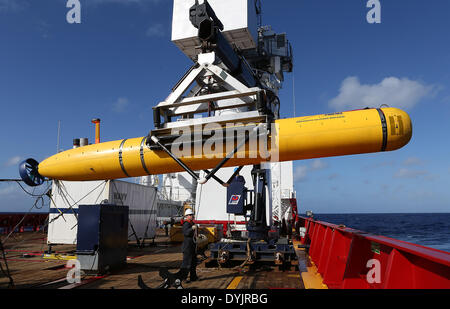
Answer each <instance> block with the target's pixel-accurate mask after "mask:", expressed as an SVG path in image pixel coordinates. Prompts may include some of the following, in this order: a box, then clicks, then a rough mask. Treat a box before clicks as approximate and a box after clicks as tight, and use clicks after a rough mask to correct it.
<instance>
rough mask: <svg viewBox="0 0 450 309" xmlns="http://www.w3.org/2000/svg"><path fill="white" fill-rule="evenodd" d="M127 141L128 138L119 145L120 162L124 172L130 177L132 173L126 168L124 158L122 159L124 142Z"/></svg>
mask: <svg viewBox="0 0 450 309" xmlns="http://www.w3.org/2000/svg"><path fill="white" fill-rule="evenodd" d="M126 141H127V139H124V140H123V141H122V143H120V147H119V163H120V167H121V168H122V171H123V173H124V174H125V175H126V176H127V177H130V175H128V173H127V171H126V170H125V166H124V165H123V159H122V150H123V144H125V142H126Z"/></svg>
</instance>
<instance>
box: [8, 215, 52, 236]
mask: <svg viewBox="0 0 450 309" xmlns="http://www.w3.org/2000/svg"><path fill="white" fill-rule="evenodd" d="M47 217H48V213H2V214H0V234H8V233H10V232H11V231H12V230H13V229H15V230H16V232H25V231H39V230H41V229H42V228H43V227H44V226H45V224H46V220H47Z"/></svg>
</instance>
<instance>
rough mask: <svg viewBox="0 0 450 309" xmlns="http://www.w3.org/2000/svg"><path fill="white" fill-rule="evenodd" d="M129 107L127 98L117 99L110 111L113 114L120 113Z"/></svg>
mask: <svg viewBox="0 0 450 309" xmlns="http://www.w3.org/2000/svg"><path fill="white" fill-rule="evenodd" d="M129 105H130V102H129V101H128V99H127V98H123V97H122V98H118V99H117V101H116V102H114V104H113V107H112V110H113V112H115V113H122V112H124V111H125V110H126V109H127V108H128V106H129Z"/></svg>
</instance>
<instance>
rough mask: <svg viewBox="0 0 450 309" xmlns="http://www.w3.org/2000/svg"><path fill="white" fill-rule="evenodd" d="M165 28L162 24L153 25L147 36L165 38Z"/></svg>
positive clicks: (146, 33)
mask: <svg viewBox="0 0 450 309" xmlns="http://www.w3.org/2000/svg"><path fill="white" fill-rule="evenodd" d="M164 34H165V31H164V26H163V25H162V24H154V25H151V26H150V27H149V28H148V29H147V31H146V32H145V35H146V36H148V37H162V36H164Z"/></svg>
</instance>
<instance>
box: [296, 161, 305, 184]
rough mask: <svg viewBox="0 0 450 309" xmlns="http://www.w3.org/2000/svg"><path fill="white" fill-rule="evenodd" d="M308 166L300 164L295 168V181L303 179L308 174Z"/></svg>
mask: <svg viewBox="0 0 450 309" xmlns="http://www.w3.org/2000/svg"><path fill="white" fill-rule="evenodd" d="M307 172H308V167H307V166H306V165H300V166H297V167H296V168H295V171H294V181H303V180H304V179H305V178H306V175H307V174H308V173H307Z"/></svg>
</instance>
